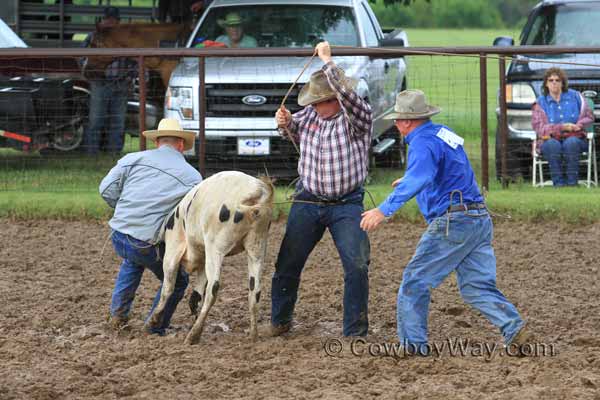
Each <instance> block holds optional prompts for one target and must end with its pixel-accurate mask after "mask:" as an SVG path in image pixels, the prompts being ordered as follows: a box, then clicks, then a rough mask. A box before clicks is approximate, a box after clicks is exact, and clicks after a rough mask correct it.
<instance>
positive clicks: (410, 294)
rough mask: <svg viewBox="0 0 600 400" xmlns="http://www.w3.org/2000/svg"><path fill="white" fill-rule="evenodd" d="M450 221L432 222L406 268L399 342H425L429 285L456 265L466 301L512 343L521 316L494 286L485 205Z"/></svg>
mask: <svg viewBox="0 0 600 400" xmlns="http://www.w3.org/2000/svg"><path fill="white" fill-rule="evenodd" d="M446 225H447V218H446V216H443V217H439V218H436V219H434V220H433V221H432V222H431V224H429V227H428V228H427V231H425V233H424V234H423V236H422V237H421V240H420V242H419V244H418V245H417V249H416V251H415V254H414V256H413V258H412V259H411V260H410V262H409V263H408V265H407V266H406V269H405V270H404V274H403V276H402V284H401V286H400V290H399V292H398V301H397V311H396V312H397V319H398V338H399V339H400V343H403V344H405V345H411V346H412V345H414V346H418V345H421V344H425V343H427V317H428V314H429V301H430V297H431V295H430V290H431V289H432V288H435V287H437V286H439V285H440V284H441V283H442V282H443V281H444V279H445V278H446V277H447V276H448V275H449V274H450V273H451V272H453V271H456V279H457V283H458V288H459V290H460V294H461V296H462V298H463V299H464V301H465V302H467V303H468V304H470V305H471V306H473V307H475V309H477V310H478V311H479V312H481V313H482V314H483V315H484V316H485V317H486V318H487V319H488V320H489V321H490V322H491V323H492V324H494V325H495V326H496V327H498V328H499V329H500V332H502V335H503V337H504V341H505V343H510V341H511V340H512V338H513V337H514V336H515V335H516V334H517V333H518V331H519V329H521V327H522V325H523V320H522V319H521V317H520V316H519V313H518V312H517V310H516V308H515V307H514V306H513V305H512V304H511V303H510V302H509V301H508V300H507V299H506V298H505V297H504V295H503V294H502V293H501V292H500V291H499V290H498V289H497V288H496V257H495V255H494V249H493V248H492V238H493V227H492V220H491V219H490V217H489V215H488V212H487V210H485V209H482V210H470V211H468V212H467V213H465V212H464V211H457V212H452V213H450V226H449V229H448V231H446ZM415 348H418V347H415Z"/></svg>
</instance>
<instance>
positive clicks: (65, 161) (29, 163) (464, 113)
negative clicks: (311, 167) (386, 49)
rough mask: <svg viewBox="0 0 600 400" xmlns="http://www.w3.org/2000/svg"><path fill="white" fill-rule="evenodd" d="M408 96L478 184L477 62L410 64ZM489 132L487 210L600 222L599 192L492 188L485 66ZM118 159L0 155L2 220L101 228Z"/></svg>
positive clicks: (446, 35)
mask: <svg viewBox="0 0 600 400" xmlns="http://www.w3.org/2000/svg"><path fill="white" fill-rule="evenodd" d="M407 32H408V35H409V41H410V44H411V46H436V47H437V46H447V47H450V46H452V47H455V46H487V45H491V43H492V41H493V39H494V38H495V37H497V36H512V37H514V38H515V39H516V37H517V35H518V32H511V31H504V30H496V31H493V30H447V29H444V30H424V29H407ZM408 63H409V73H408V84H409V87H410V88H419V89H422V90H424V91H425V93H426V94H427V95H428V98H429V101H430V103H432V104H436V105H439V106H441V107H442V109H443V111H442V113H441V114H440V115H438V116H436V117H434V121H435V122H438V123H445V124H448V125H450V126H451V127H452V128H453V129H454V130H456V131H457V133H459V134H460V135H461V136H464V137H465V139H466V143H465V148H466V150H467V153H468V154H469V158H470V160H471V163H472V165H473V168H474V170H475V171H476V173H477V175H478V179H479V182H481V176H480V175H481V147H480V140H481V139H480V138H481V133H480V122H479V103H480V102H479V63H478V59H473V58H467V57H448V56H411V57H408ZM487 72H488V82H487V87H488V96H489V97H488V115H489V120H488V125H489V132H490V136H489V144H490V147H489V157H490V159H489V164H490V171H489V174H490V188H489V192H488V193H487V202H488V204H489V205H490V207H491V209H492V210H494V211H495V212H497V213H501V214H510V215H511V217H512V218H513V219H515V220H525V221H538V220H544V219H548V220H556V219H558V220H563V221H568V222H592V221H598V220H600V202H599V201H598V198H599V197H598V195H600V190H599V189H595V188H594V189H589V190H588V189H585V188H569V189H560V190H557V189H554V188H551V187H549V188H542V189H538V188H532V187H531V186H530V184H529V183H528V182H525V183H520V184H513V185H511V186H510V189H508V190H501V188H500V185H499V184H498V182H496V180H495V178H494V177H495V166H494V143H495V141H494V133H495V126H496V122H495V113H494V110H495V107H496V93H497V88H498V62H497V61H496V60H488V71H487ZM127 138H128V139H127V142H126V150H128V151H134V150H137V149H138V148H139V141H138V139H137V138H131V137H129V136H127ZM115 161H116V159H114V158H110V157H102V158H97V159H84V158H82V157H80V158H74V157H71V158H66V157H63V158H48V157H43V156H40V155H38V154H31V155H24V154H22V153H20V152H16V151H12V150H8V149H2V150H0V217H10V218H68V219H76V218H92V219H99V220H104V219H107V218H109V217H110V215H111V209H110V208H109V207H108V206H107V205H106V204H104V202H103V200H102V199H101V198H100V196H99V194H98V184H99V182H100V180H101V179H102V178H103V177H104V175H105V174H106V173H107V172H108V170H109V169H110V168H111V167H112V166H113V165H114V163H115ZM401 175H402V172H401V171H389V170H374V171H372V174H371V183H370V184H369V185H368V187H367V188H368V190H369V192H370V193H371V195H372V196H373V200H374V201H371V200H370V197H369V196H367V198H366V199H365V206H366V207H367V208H371V207H373V205H374V204H379V203H380V202H381V201H382V200H383V199H384V198H385V197H386V196H387V195H388V194H389V193H390V192H391V190H392V188H391V187H390V183H391V182H392V181H393V180H394V179H396V178H398V177H399V176H401ZM285 192H286V188H285V187H279V188H278V189H277V197H276V201H277V203H278V204H277V211H278V212H283V213H286V212H287V211H288V210H289V206H290V204H289V203H286V202H285ZM396 218H399V219H402V220H407V221H422V217H421V216H420V213H419V211H418V209H417V206H416V204H415V201H414V200H412V201H411V202H409V203H408V204H407V205H406V206H405V207H403V208H402V210H400V212H399V213H398V214H397V216H396Z"/></svg>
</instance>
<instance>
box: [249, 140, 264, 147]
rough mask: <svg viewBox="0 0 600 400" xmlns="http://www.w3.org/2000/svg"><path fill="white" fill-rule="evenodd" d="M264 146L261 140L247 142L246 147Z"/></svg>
mask: <svg viewBox="0 0 600 400" xmlns="http://www.w3.org/2000/svg"><path fill="white" fill-rule="evenodd" d="M261 144H262V142H261V141H260V140H246V146H248V147H259V146H260V145H261Z"/></svg>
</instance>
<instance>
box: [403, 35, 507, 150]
mask: <svg viewBox="0 0 600 400" xmlns="http://www.w3.org/2000/svg"><path fill="white" fill-rule="evenodd" d="M406 32H407V34H408V40H409V43H410V45H411V46H412V47H438V46H442V47H465V46H491V45H492V42H493V40H494V38H496V37H498V36H512V37H513V38H515V39H517V36H518V32H515V31H510V30H481V29H467V30H458V29H407V30H406ZM498 71H499V64H498V60H497V59H496V58H495V56H492V57H491V58H488V60H487V92H488V101H487V104H488V127H489V128H488V129H489V132H490V134H493V133H494V132H495V128H496V116H495V109H496V106H497V101H496V96H497V92H498V87H499V79H498V76H499V74H498ZM479 75H480V74H479V58H478V57H472V56H470V57H467V56H411V57H408V87H409V88H413V89H421V90H423V91H424V92H425V94H426V95H427V97H428V99H429V101H430V102H431V103H432V104H436V105H438V106H440V107H441V108H442V110H443V112H442V113H441V114H440V115H439V116H436V117H434V119H435V121H436V122H438V123H443V124H448V125H450V126H452V128H453V129H455V130H456V131H457V132H460V133H461V134H462V135H463V136H466V137H472V138H477V139H478V138H479V137H480V132H481V129H480V112H479V110H480V95H479V93H480V89H479V82H480V79H479Z"/></svg>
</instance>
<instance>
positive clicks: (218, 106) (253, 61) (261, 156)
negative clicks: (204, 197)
mask: <svg viewBox="0 0 600 400" xmlns="http://www.w3.org/2000/svg"><path fill="white" fill-rule="evenodd" d="M232 13H234V15H235V16H236V18H237V20H241V24H242V29H243V35H244V37H245V38H246V39H245V40H242V42H241V43H242V46H244V45H246V46H248V45H249V46H256V47H258V48H260V47H262V48H268V47H275V48H277V47H279V48H282V47H287V48H290V47H305V48H314V46H315V45H316V44H317V43H318V42H320V41H323V40H327V41H328V42H329V43H330V44H331V45H332V47H333V53H334V61H335V62H336V64H337V65H339V66H340V67H341V68H343V69H344V70H345V72H346V75H349V76H351V77H353V78H355V79H357V80H358V82H359V83H358V86H357V88H356V90H357V92H358V93H359V94H360V96H362V97H363V98H365V99H367V100H368V101H369V102H370V104H371V106H372V107H373V111H374V132H373V138H374V139H373V155H374V159H378V160H385V161H389V162H390V163H392V164H395V165H394V166H398V164H401V163H402V162H403V160H404V151H405V146H404V143H402V142H401V139H400V138H399V136H398V135H397V134H395V133H394V130H393V129H394V128H393V127H392V123H391V121H387V120H383V119H382V116H383V115H384V114H385V113H386V112H387V111H388V110H390V109H391V108H392V107H393V105H394V101H395V97H396V94H397V93H398V92H399V91H400V90H403V89H405V88H406V64H405V61H404V59H403V58H386V59H381V58H372V57H368V56H351V57H348V56H346V57H335V46H352V47H365V48H367V47H400V46H407V45H408V38H407V36H406V33H405V32H404V31H402V30H395V31H394V32H391V33H389V34H388V35H384V34H383V32H382V30H381V27H380V26H379V23H378V22H377V19H376V18H375V14H374V13H373V11H372V10H371V8H370V6H369V4H368V1H367V0H302V1H299V0H291V1H290V0H215V1H213V2H212V3H211V5H210V6H209V7H208V9H207V10H206V11H205V13H204V14H203V15H202V17H201V19H200V20H199V21H198V24H197V26H196V27H195V29H194V31H193V33H192V35H191V36H190V38H189V40H188V43H187V47H189V48H193V47H204V46H206V45H207V44H208V43H209V42H207V40H208V41H211V42H212V43H211V44H214V42H215V41H217V42H218V41H219V40H223V39H222V38H224V37H225V36H224V35H225V29H224V25H225V23H224V21H226V17H227V16H229V18H231V14H232ZM307 60H308V59H307V58H300V57H253V58H250V57H248V58H246V57H243V58H240V57H223V58H207V59H206V98H205V99H199V94H198V92H199V79H198V59H197V58H184V59H182V61H181V62H180V63H179V65H178V66H177V67H176V69H175V70H174V72H173V74H172V75H171V79H170V82H169V87H168V89H167V93H166V97H165V112H164V115H165V117H169V118H176V119H178V120H179V121H180V123H181V126H182V127H183V128H184V129H188V130H196V131H197V130H198V126H199V125H198V120H199V109H200V107H199V105H200V101H205V102H206V124H205V134H206V147H205V157H206V158H205V160H206V166H207V168H208V169H237V170H242V171H246V172H250V173H257V172H264V171H265V167H266V168H267V170H268V171H269V173H270V174H273V175H279V176H284V175H290V176H291V175H294V174H296V164H297V154H296V150H295V149H294V147H293V146H292V145H291V143H289V142H288V141H287V140H284V139H282V138H281V137H280V136H279V134H278V131H277V129H276V125H275V119H274V115H275V111H276V110H277V108H278V107H279V105H280V103H281V101H282V99H283V97H284V96H285V94H286V92H287V90H288V89H289V87H290V86H291V84H292V82H294V80H295V79H296V77H297V76H298V74H299V73H300V71H301V70H302V68H303V67H304V65H305V64H306V62H307ZM321 67H322V63H321V61H319V59H318V58H315V59H314V60H313V62H312V64H311V65H310V67H309V68H308V69H307V70H306V71H305V72H304V74H303V75H302V77H301V79H300V80H299V85H298V86H296V88H295V90H294V91H293V92H292V93H291V95H290V97H289V98H288V100H287V102H286V107H287V108H288V109H290V110H291V111H292V112H295V111H297V110H298V109H299V106H298V104H297V94H298V92H299V89H300V88H301V87H302V85H303V84H304V83H305V82H307V81H308V79H309V77H310V75H311V74H312V73H313V72H314V71H316V70H318V69H319V68H321ZM197 150H198V149H197V148H196V149H195V150H194V151H191V152H189V153H188V154H186V156H187V157H188V158H194V157H195V156H196V154H197Z"/></svg>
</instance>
